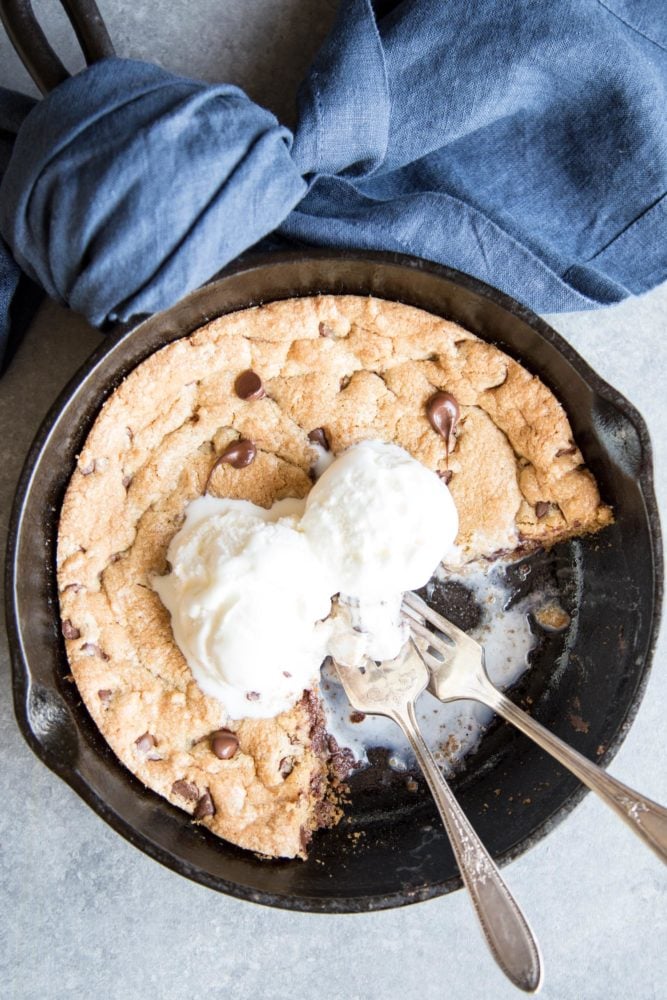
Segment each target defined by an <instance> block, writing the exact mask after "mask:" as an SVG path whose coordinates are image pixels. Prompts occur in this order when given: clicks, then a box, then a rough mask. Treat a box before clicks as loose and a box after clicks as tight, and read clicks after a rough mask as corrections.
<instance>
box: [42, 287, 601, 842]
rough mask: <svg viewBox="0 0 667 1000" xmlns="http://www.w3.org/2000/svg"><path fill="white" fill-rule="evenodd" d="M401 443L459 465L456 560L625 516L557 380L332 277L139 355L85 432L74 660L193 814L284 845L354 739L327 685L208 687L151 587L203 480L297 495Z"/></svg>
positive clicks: (101, 718) (116, 746) (63, 525)
mask: <svg viewBox="0 0 667 1000" xmlns="http://www.w3.org/2000/svg"><path fill="white" fill-rule="evenodd" d="M364 439H378V440H382V441H392V442H395V443H396V444H399V445H401V446H402V447H403V448H405V449H406V450H407V451H409V452H410V453H411V454H412V455H414V456H415V457H416V458H418V459H419V460H420V461H422V462H423V463H424V464H425V465H427V466H429V467H430V468H432V469H434V470H436V471H438V472H439V473H440V475H441V476H442V477H443V478H444V479H445V481H446V482H447V483H448V485H449V488H450V490H451V492H452V495H453V497H454V500H455V501H456V505H457V508H458V512H459V518H460V530H459V535H458V538H457V553H456V558H457V559H458V560H459V561H466V560H469V559H472V558H475V557H478V556H491V555H494V554H497V553H499V552H502V553H510V552H512V551H516V550H517V549H521V550H524V549H526V548H529V547H531V546H538V545H551V544H553V543H554V542H556V541H559V540H561V539H564V538H567V537H569V536H572V535H578V534H582V533H586V532H592V531H597V530H598V529H599V528H602V527H603V526H604V525H606V524H609V523H610V521H611V520H612V514H611V511H610V509H609V508H608V507H607V506H605V505H604V504H603V503H602V502H601V500H600V495H599V492H598V488H597V485H596V483H595V480H594V478H593V476H592V475H591V473H590V472H589V471H588V470H587V469H586V467H585V465H584V461H583V457H582V455H581V452H580V451H579V448H578V447H577V444H576V443H575V441H574V439H573V436H572V431H571V428H570V424H569V422H568V419H567V416H566V414H565V413H564V411H563V409H562V407H561V406H560V404H559V403H558V401H557V400H556V398H555V397H554V395H553V394H552V392H551V391H550V390H549V389H548V388H547V387H546V386H545V385H544V384H543V383H542V382H541V381H540V380H539V379H538V378H536V377H535V376H534V375H532V374H531V373H530V372H528V371H527V370H526V369H525V368H523V367H522V366H521V365H520V364H518V363H517V362H516V361H514V360H513V359H511V358H510V357H508V356H507V355H506V354H504V353H503V352H502V351H501V350H499V349H498V348H496V347H494V346H492V345H491V344H488V343H486V342H484V341H482V340H480V339H479V338H478V337H476V336H474V335H473V334H471V333H469V332H468V331H466V330H464V329H462V328H461V327H460V326H457V325H456V324H454V323H451V322H448V321H446V320H443V319H440V318H438V317H437V316H433V315H430V314H429V313H426V312H423V311H421V310H419V309H414V308H412V307H409V306H405V305H401V304H399V303H395V302H387V301H383V300H379V299H374V298H362V297H356V296H320V297H313V298H302V299H291V300H286V301H282V302H274V303H271V304H269V305H265V306H261V307H259V308H255V309H248V310H245V311H242V312H237V313H233V314H231V315H228V316H223V317H221V318H219V319H216V320H214V321H213V322H211V323H208V324H207V325H206V326H204V327H202V328H201V329H199V330H197V331H196V332H195V333H193V334H192V335H191V336H189V337H187V338H183V339H181V340H178V341H175V342H174V343H171V344H169V345H168V346H167V347H165V348H163V349H162V350H160V351H158V352H156V353H155V354H153V355H152V356H151V357H149V358H148V359H147V360H146V361H144V362H143V363H142V364H140V365H139V366H138V367H137V368H136V369H135V370H134V371H133V372H132V373H131V374H130V375H129V376H128V377H127V378H126V380H125V381H124V382H123V383H122V385H121V386H119V388H118V389H116V391H115V392H114V393H113V394H112V395H111V396H110V398H109V399H108V400H107V402H106V403H105V404H104V406H103V407H102V410H101V412H100V414H99V416H98V418H97V420H96V421H95V424H94V426H93V428H92V430H91V432H90V434H89V435H88V438H87V440H86V442H85V445H84V447H83V449H82V451H81V454H80V456H79V458H78V462H77V467H76V469H75V470H74V472H73V475H72V478H71V481H70V484H69V487H68V490H67V494H66V496H65V500H64V503H63V508H62V514H61V519H60V530H59V538H58V582H59V591H60V603H61V615H62V632H63V636H64V640H65V644H66V647H67V655H68V657H69V661H70V664H71V671H72V674H73V676H74V678H75V680H76V683H77V685H78V688H79V690H80V692H81V696H82V698H83V700H84V702H85V704H86V706H87V708H88V710H89V712H90V714H91V716H92V717H93V719H94V720H95V722H96V724H97V725H98V727H99V729H100V731H101V732H102V734H103V735H104V737H105V739H106V740H107V741H108V743H109V744H110V746H111V747H112V748H113V750H114V752H115V753H116V754H117V756H118V757H119V759H120V760H121V761H122V762H123V763H124V764H125V765H126V766H127V767H128V768H129V769H130V771H132V772H133V773H134V774H135V775H137V777H138V778H139V779H140V780H141V781H142V782H143V783H144V784H145V785H146V786H148V787H149V788H151V789H153V790H154V791H155V792H158V793H159V794H161V795H163V796H165V797H166V798H167V799H169V801H170V802H172V803H173V804H174V805H176V806H178V807H179V808H181V809H183V810H185V811H186V812H187V813H189V814H190V815H191V817H192V821H194V822H196V823H202V824H204V825H205V826H207V827H208V828H209V829H210V830H212V831H213V832H214V833H215V834H217V835H219V836H220V837H223V838H225V839H227V840H229V841H231V842H233V843H235V844H238V845H240V846H241V847H245V848H248V849H251V850H253V851H257V852H260V853H262V854H265V855H269V856H272V857H286V858H290V857H304V856H305V852H306V849H307V845H308V841H309V839H310V837H311V836H312V831H313V830H315V829H317V828H318V827H320V826H326V825H330V824H332V823H335V822H336V821H337V819H338V817H339V816H340V807H339V805H338V802H337V798H338V791H339V789H340V786H341V783H342V782H344V779H345V777H346V775H347V774H348V772H349V770H350V768H351V767H352V765H353V763H354V762H353V759H352V755H351V754H350V753H349V751H346V750H345V749H344V748H343V749H341V748H340V747H338V746H337V744H336V742H335V740H334V739H333V738H332V737H330V736H328V735H327V733H326V726H325V719H324V716H323V712H322V708H321V704H320V701H319V697H318V694H317V691H307V692H304V694H303V697H302V698H301V699H300V700H299V701H298V703H297V704H296V705H294V707H293V708H292V709H290V710H289V711H287V712H284V713H283V714H282V715H279V716H278V717H277V718H274V719H242V720H240V721H234V722H232V721H231V720H230V719H229V717H228V715H227V712H226V710H225V706H224V705H223V704H221V703H220V702H218V701H216V700H215V699H212V698H210V697H207V696H206V695H204V694H203V692H202V691H201V690H200V689H199V688H198V687H197V685H196V683H195V682H194V680H193V678H192V675H191V673H190V670H189V668H188V666H187V664H186V662H185V660H184V659H183V657H182V655H181V653H180V651H179V650H178V648H177V647H176V645H175V643H174V641H173V637H172V633H171V627H170V621H169V615H168V613H167V611H166V610H165V608H164V607H163V606H162V604H161V602H160V600H159V598H158V596H157V594H156V593H155V592H154V590H153V589H152V587H151V583H150V581H151V579H152V577H153V576H154V575H155V574H161V573H164V572H165V571H166V569H167V565H166V552H167V547H168V545H169V542H170V540H171V538H172V536H173V535H174V533H175V532H176V531H177V530H178V528H179V527H180V525H181V524H182V521H183V517H184V513H183V512H184V508H185V506H186V504H187V503H188V502H189V501H190V500H192V499H194V498H195V497H198V496H200V495H201V494H202V493H203V492H204V491H206V490H208V491H209V492H210V493H212V494H214V495H218V496H224V497H235V498H241V499H246V500H250V501H252V502H253V503H256V504H260V505H262V506H266V507H268V506H270V505H271V504H272V503H273V502H274V501H276V500H278V499H281V498H284V497H303V496H304V495H305V494H306V493H307V492H308V490H309V488H310V486H311V484H312V477H313V475H314V474H315V471H314V470H315V467H316V465H317V463H318V460H319V459H320V458H321V455H322V452H323V451H327V450H330V451H333V452H334V453H338V452H340V451H342V450H343V449H344V448H347V447H348V446H349V445H351V444H353V443H356V442H358V441H362V440H364Z"/></svg>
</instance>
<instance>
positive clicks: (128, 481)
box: [123, 476, 132, 490]
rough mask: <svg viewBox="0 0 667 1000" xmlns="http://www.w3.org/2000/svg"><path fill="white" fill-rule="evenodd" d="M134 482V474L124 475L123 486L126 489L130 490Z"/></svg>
mask: <svg viewBox="0 0 667 1000" xmlns="http://www.w3.org/2000/svg"><path fill="white" fill-rule="evenodd" d="M131 484H132V476H123V486H124V487H125V489H126V490H129V488H130V486H131Z"/></svg>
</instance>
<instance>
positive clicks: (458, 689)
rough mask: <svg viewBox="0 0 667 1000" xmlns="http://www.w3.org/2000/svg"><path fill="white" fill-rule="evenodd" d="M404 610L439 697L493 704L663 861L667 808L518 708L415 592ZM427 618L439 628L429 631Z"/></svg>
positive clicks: (473, 650)
mask: <svg viewBox="0 0 667 1000" xmlns="http://www.w3.org/2000/svg"><path fill="white" fill-rule="evenodd" d="M402 611H403V614H404V616H405V617H406V618H407V619H408V621H409V624H410V631H411V634H412V637H413V640H414V641H415V643H416V646H417V649H418V651H419V655H420V656H421V658H422V659H423V661H424V663H425V664H426V666H427V667H428V669H429V671H430V674H431V676H430V680H429V685H428V687H429V691H430V692H431V693H432V694H434V695H435V697H436V698H439V699H440V701H456V700H458V699H459V698H471V699H472V700H473V701H480V702H482V704H484V705H487V706H488V707H489V708H492V709H493V710H494V711H495V712H497V713H498V715H501V716H502V717H503V718H504V719H506V720H507V721H508V722H512V723H514V725H515V726H517V728H518V729H520V730H521V732H523V733H525V734H526V736H529V737H530V738H531V739H533V740H535V742H536V743H537V744H538V745H539V746H540V747H542V749H543V750H546V751H547V753H550V754H551V755H552V756H553V757H555V758H556V760H557V761H559V763H560V764H562V765H563V767H567V768H568V769H569V770H570V771H571V772H572V773H573V774H574V775H576V776H577V778H579V780H580V781H581V782H583V784H584V785H587V786H588V788H590V789H591V791H593V792H596V793H597V794H598V795H599V796H600V798H601V799H602V801H603V802H606V803H607V805H608V806H610V807H611V808H612V809H613V810H614V812H616V813H617V815H619V816H620V817H621V819H622V820H624V821H625V822H626V823H627V824H628V826H629V827H630V828H631V829H632V830H634V832H635V833H636V834H637V836H638V837H640V838H641V839H642V840H643V841H644V843H645V844H647V845H648V847H650V848H651V850H653V851H654V852H655V853H656V854H657V855H658V857H659V858H661V860H662V861H665V862H667V809H665V808H664V806H661V805H658V804H657V803H656V802H653V801H652V800H651V799H647V798H645V797H644V796H643V795H640V794H639V792H635V791H634V790H633V789H632V788H629V787H628V786H627V785H624V784H622V783H621V782H620V781H617V780H616V779H615V778H612V777H611V776H610V775H609V774H607V772H606V771H603V770H602V768H601V767H598V766H597V765H596V764H593V763H591V761H590V760H588V759H587V758H586V757H584V756H583V755H582V754H580V753H578V752H577V751H576V750H573V749H572V747H570V746H568V745H567V743H563V741H562V740H560V739H559V738H558V737H557V736H554V734H553V733H551V732H549V730H548V729H545V727H544V726H542V725H541V724H540V723H539V722H536V721H535V720H534V719H532V718H531V717H530V716H529V715H527V714H526V712H524V711H522V709H520V708H518V707H517V706H516V705H515V704H514V702H513V701H510V699H509V698H508V697H507V696H506V695H504V694H503V693H502V691H499V690H498V688H497V687H495V685H494V684H492V682H491V680H490V679H489V675H488V674H487V672H486V667H485V665H484V648H483V647H482V646H480V644H479V643H478V642H475V640H474V639H471V637H470V636H469V635H467V634H466V633H465V632H463V631H462V630H461V629H460V628H457V627H456V625H453V624H452V623H451V622H450V621H447V619H446V618H443V617H442V615H439V614H438V613H437V612H436V611H433V610H432V608H430V607H429V606H428V604H426V602H425V601H423V600H422V599H421V597H418V596H417V595H416V594H413V593H406V594H404V596H403V605H402ZM426 622H428V623H429V624H430V625H432V626H433V627H434V628H435V629H436V630H437V631H435V632H433V631H432V630H431V629H430V628H428V627H427V625H426Z"/></svg>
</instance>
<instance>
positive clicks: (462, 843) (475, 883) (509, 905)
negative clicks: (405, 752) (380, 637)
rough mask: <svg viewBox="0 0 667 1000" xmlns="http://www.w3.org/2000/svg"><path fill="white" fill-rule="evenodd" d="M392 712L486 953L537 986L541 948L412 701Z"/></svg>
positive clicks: (520, 982)
mask: <svg viewBox="0 0 667 1000" xmlns="http://www.w3.org/2000/svg"><path fill="white" fill-rule="evenodd" d="M391 717H392V718H393V719H394V721H395V722H396V723H397V724H398V725H399V726H400V727H401V729H402V730H403V732H404V733H405V735H406V737H407V739H408V740H409V742H410V745H411V747H412V749H413V751H414V753H415V756H416V758H417V761H418V762H419V765H420V767H421V769H422V771H423V773H424V776H425V778H426V781H427V783H428V786H429V788H430V790H431V794H432V795H433V798H434V799H435V802H436V805H437V807H438V811H439V813H440V817H441V819H442V822H443V824H444V826H445V830H446V831H447V835H448V836H449V840H450V843H451V845H452V849H453V851H454V856H455V857H456V861H457V864H458V866H459V870H460V872H461V876H462V878H463V882H464V884H465V886H466V888H467V890H468V892H469V893H470V897H471V899H472V902H473V906H474V908H475V913H476V914H477V918H478V920H479V922H480V924H481V927H482V931H483V934H484V937H485V938H486V941H487V943H488V945H489V948H490V949H491V954H492V955H493V957H494V958H495V960H496V962H497V963H498V965H499V966H500V968H501V969H502V970H503V972H504V973H505V975H506V976H507V977H508V979H510V980H511V981H512V983H514V985H515V986H518V987H519V989H521V990H525V991H526V992H527V993H533V992H534V991H535V990H537V989H538V988H539V986H540V982H541V978H542V970H541V961H540V952H539V948H538V946H537V943H536V941H535V939H534V937H533V934H532V931H531V930H530V927H529V926H528V923H527V921H526V918H525V917H524V915H523V914H522V912H521V910H520V909H519V906H518V904H517V903H516V901H515V899H514V897H513V896H512V894H511V893H510V891H509V889H508V888H507V886H506V885H505V882H504V881H503V879H502V877H501V875H500V872H499V871H498V869H497V867H496V865H495V864H494V862H493V860H492V859H491V857H490V855H489V854H488V853H487V851H486V850H485V848H484V846H483V844H482V843H481V841H480V839H479V837H478V836H477V834H476V833H475V831H474V829H473V828H472V826H471V825H470V823H469V822H468V819H467V818H466V815H465V813H464V812H463V810H462V809H461V807H460V806H459V804H458V802H457V801H456V799H455V797H454V795H453V793H452V792H451V790H450V788H449V785H448V784H447V782H446V781H445V779H444V777H443V775H442V773H441V771H440V768H439V767H438V765H437V764H436V762H435V759H434V758H433V756H432V754H431V751H430V750H429V748H428V746H427V745H426V743H425V742H424V739H423V737H422V735H421V733H420V731H419V725H418V723H417V718H416V715H415V710H414V704H408V705H407V706H406V708H405V710H404V711H400V712H399V711H396V710H394V711H393V712H392V715H391Z"/></svg>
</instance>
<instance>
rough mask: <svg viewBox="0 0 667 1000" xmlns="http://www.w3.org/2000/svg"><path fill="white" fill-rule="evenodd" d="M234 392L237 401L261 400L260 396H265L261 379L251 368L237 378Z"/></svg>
mask: <svg viewBox="0 0 667 1000" xmlns="http://www.w3.org/2000/svg"><path fill="white" fill-rule="evenodd" d="M234 392H235V393H236V395H237V396H238V397H239V399H261V398H262V396H266V393H265V392H264V386H263V385H262V380H261V378H260V377H259V375H258V374H257V372H254V371H253V370H252V369H251V368H248V369H247V371H244V372H241V374H240V375H238V376H237V378H236V381H235V382H234Z"/></svg>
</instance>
